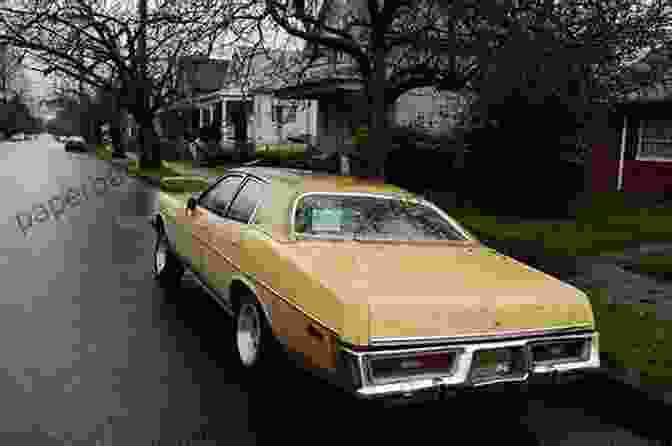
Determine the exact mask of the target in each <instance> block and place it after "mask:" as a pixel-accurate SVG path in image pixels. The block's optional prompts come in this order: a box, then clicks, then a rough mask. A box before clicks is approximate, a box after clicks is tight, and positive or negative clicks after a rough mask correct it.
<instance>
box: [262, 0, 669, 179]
mask: <svg viewBox="0 0 672 446" xmlns="http://www.w3.org/2000/svg"><path fill="white" fill-rule="evenodd" d="M264 1H265V4H266V10H267V12H268V13H269V15H270V16H271V17H272V19H273V22H274V23H275V24H277V25H278V26H280V27H281V28H282V29H283V30H284V31H285V32H286V33H287V34H289V35H290V36H293V37H295V38H298V39H301V40H303V41H304V42H305V43H306V49H307V51H306V54H307V55H309V57H307V58H306V63H307V64H313V63H315V62H316V61H318V60H321V59H324V56H325V54H327V55H329V56H334V55H336V57H338V58H341V60H343V61H344V62H345V63H346V64H347V63H350V64H351V65H352V67H354V69H355V71H354V73H355V74H356V75H357V76H359V79H360V80H361V82H362V84H363V86H364V94H365V97H366V99H367V100H368V113H369V119H368V121H369V127H370V131H369V138H368V148H367V157H368V158H369V160H370V161H371V164H372V165H373V167H374V172H373V173H374V174H378V175H380V174H381V173H382V166H383V163H384V158H385V152H386V148H387V147H390V144H389V141H388V140H387V138H388V132H387V131H386V130H387V127H388V122H387V116H388V113H387V111H388V109H389V107H390V106H392V105H393V104H394V102H395V101H396V100H397V99H398V98H399V97H400V96H401V95H402V94H403V93H405V92H407V91H409V90H411V89H414V88H418V87H436V88H437V89H441V90H451V91H460V90H471V91H472V92H476V93H478V92H479V89H481V88H484V85H486V83H484V82H483V81H484V80H486V79H487V83H493V82H494V83H496V82H497V80H496V79H493V78H492V77H491V76H488V74H489V73H492V72H493V71H492V70H493V68H495V67H501V66H502V65H507V64H508V65H514V66H507V67H506V68H510V69H511V70H510V71H514V72H515V64H516V63H518V61H521V60H523V61H524V60H525V59H526V58H528V56H529V58H533V57H534V56H536V55H538V54H539V52H535V53H533V54H530V55H528V54H527V53H525V54H523V53H522V51H524V49H525V47H524V46H521V45H518V46H516V45H515V44H514V45H511V43H512V42H520V39H518V37H519V36H521V35H525V36H530V39H531V40H530V39H528V41H532V42H534V38H535V37H534V36H544V38H547V37H549V36H552V37H553V41H554V50H555V53H554V56H561V57H564V58H565V60H567V59H569V60H576V63H573V64H572V67H573V69H576V70H579V72H580V76H579V77H580V78H582V79H584V80H585V82H582V83H581V88H582V89H583V93H582V94H588V92H589V91H590V94H593V95H594V94H598V92H599V94H603V93H604V92H605V90H608V85H613V82H611V81H612V80H613V79H614V78H618V73H619V69H620V67H621V66H623V64H624V63H625V62H626V61H627V60H628V59H629V58H631V57H632V56H633V54H635V53H637V52H638V51H641V50H642V49H643V48H645V47H647V46H650V45H653V44H655V43H656V42H658V41H659V39H660V37H661V34H663V31H664V30H665V29H667V28H666V27H668V26H669V20H668V13H669V11H668V9H669V8H668V9H666V4H667V2H665V1H663V0H653V1H649V0H611V1H608V2H606V1H601V0H594V1H585V0H566V1H554V0H517V1H514V0H490V1H483V0H454V1H446V0H264ZM542 41H543V39H540V40H539V43H538V44H537V46H536V48H537V49H539V48H542V47H543V43H541V42H542ZM325 49H326V51H325ZM551 49H553V48H551ZM505 52H506V54H508V55H510V54H511V53H510V52H514V53H515V52H517V55H516V56H517V57H516V58H515V59H506V58H504V57H502V55H503V54H505ZM542 53H543V51H542ZM343 56H344V57H343ZM531 61H533V60H531ZM525 65H526V67H527V66H528V65H527V64H525ZM598 87H599V88H598Z"/></svg>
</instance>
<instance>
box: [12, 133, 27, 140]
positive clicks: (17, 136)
mask: <svg viewBox="0 0 672 446" xmlns="http://www.w3.org/2000/svg"><path fill="white" fill-rule="evenodd" d="M26 139H27V138H26V134H25V133H22V132H19V133H15V134H13V135H12V136H11V138H10V140H12V141H25V140H26Z"/></svg>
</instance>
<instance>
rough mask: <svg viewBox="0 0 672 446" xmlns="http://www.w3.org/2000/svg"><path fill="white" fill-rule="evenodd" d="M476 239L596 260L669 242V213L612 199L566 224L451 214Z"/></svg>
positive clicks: (671, 223)
mask: <svg viewBox="0 0 672 446" xmlns="http://www.w3.org/2000/svg"><path fill="white" fill-rule="evenodd" d="M448 212H449V214H451V215H453V216H454V217H455V218H456V219H457V220H458V221H459V222H460V223H462V224H463V225H464V226H466V227H467V229H468V230H470V231H472V232H473V234H474V235H475V236H476V237H479V238H487V239H494V240H514V241H515V240H525V241H538V242H541V243H542V244H543V246H544V247H545V248H546V249H547V250H548V252H549V254H556V255H563V256H580V255H598V254H601V253H604V252H608V251H618V250H620V249H624V248H627V247H631V246H637V245H639V244H641V243H644V242H665V241H670V242H672V233H671V232H670V228H671V227H672V208H670V207H669V206H668V207H666V208H653V207H649V208H646V207H640V208H634V207H628V206H625V205H624V204H623V203H622V202H619V200H618V198H617V197H616V198H615V197H613V196H612V195H611V194H608V195H605V196H603V197H598V198H596V200H595V201H594V202H593V203H592V204H591V205H586V206H585V207H584V208H579V209H578V210H577V217H576V218H575V219H572V220H567V221H564V222H558V221H554V222H548V221H540V220H520V221H513V220H512V219H503V218H501V217H498V216H496V215H484V214H482V213H480V212H479V210H478V209H474V208H465V209H449V210H448Z"/></svg>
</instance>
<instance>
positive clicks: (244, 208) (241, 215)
mask: <svg viewBox="0 0 672 446" xmlns="http://www.w3.org/2000/svg"><path fill="white" fill-rule="evenodd" d="M263 187H264V185H263V184H262V183H260V182H259V181H256V180H252V179H250V180H248V181H247V182H246V183H245V184H244V185H243V187H242V189H240V192H239V193H238V195H236V198H235V199H234V200H233V203H232V204H231V208H229V214H228V215H227V217H228V218H231V219H233V220H238V221H241V222H243V223H247V222H248V221H249V220H250V217H251V216H252V213H253V212H254V208H255V207H256V206H257V203H258V202H259V200H260V199H261V194H262V190H263Z"/></svg>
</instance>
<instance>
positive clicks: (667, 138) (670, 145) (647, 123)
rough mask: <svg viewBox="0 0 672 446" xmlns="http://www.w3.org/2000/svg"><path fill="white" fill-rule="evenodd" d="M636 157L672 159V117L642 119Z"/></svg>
mask: <svg viewBox="0 0 672 446" xmlns="http://www.w3.org/2000/svg"><path fill="white" fill-rule="evenodd" d="M637 159H639V160H652V161H672V119H643V120H642V121H641V123H640V127H639V145H638V150H637Z"/></svg>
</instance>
